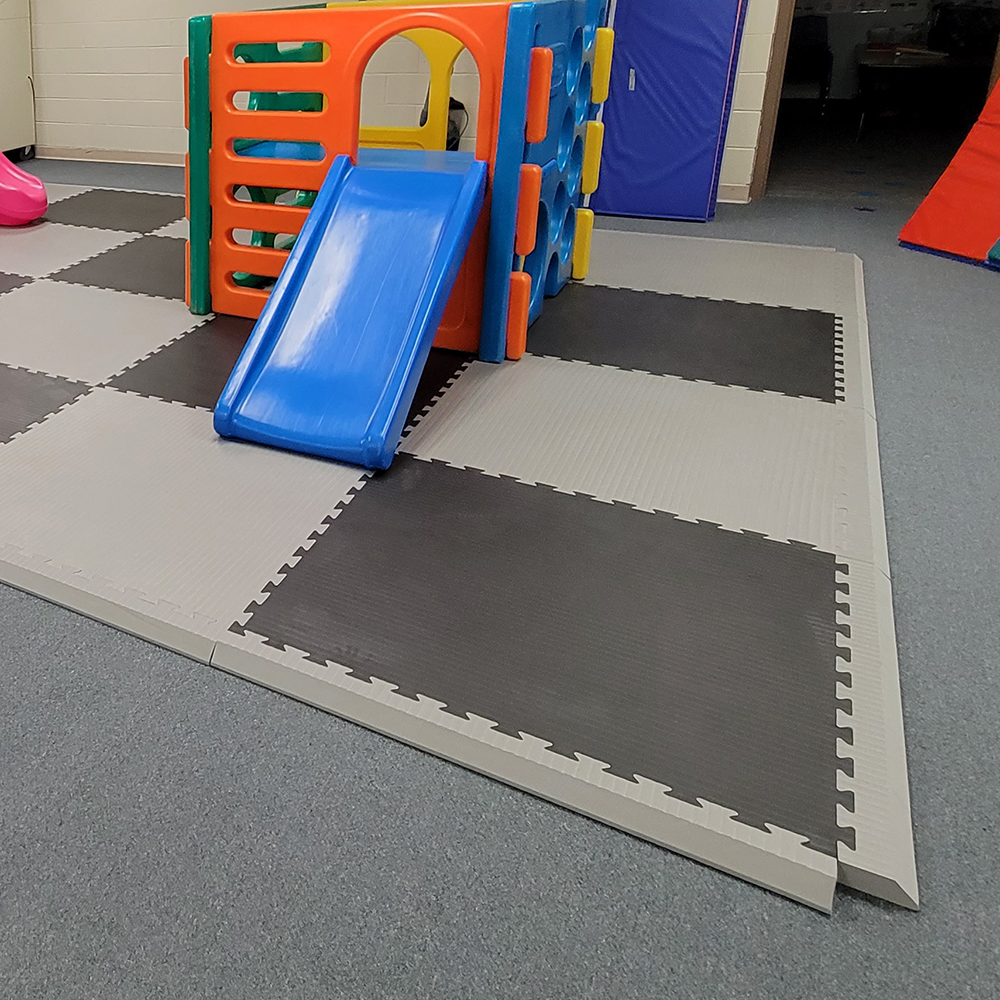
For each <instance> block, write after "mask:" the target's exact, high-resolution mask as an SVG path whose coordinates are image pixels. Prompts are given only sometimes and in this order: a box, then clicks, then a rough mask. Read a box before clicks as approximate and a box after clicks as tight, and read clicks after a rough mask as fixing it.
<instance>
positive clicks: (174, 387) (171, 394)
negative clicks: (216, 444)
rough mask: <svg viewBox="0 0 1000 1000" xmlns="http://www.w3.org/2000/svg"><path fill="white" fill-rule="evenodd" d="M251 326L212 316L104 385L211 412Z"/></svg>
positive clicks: (237, 318)
mask: <svg viewBox="0 0 1000 1000" xmlns="http://www.w3.org/2000/svg"><path fill="white" fill-rule="evenodd" d="M193 318H194V317H192V319H193ZM253 325H254V324H253V320H252V319H244V318H242V317H240V316H214V317H212V319H210V320H209V321H208V322H207V323H203V324H202V325H201V326H199V327H197V328H196V329H194V330H192V331H191V332H190V333H186V334H184V336H183V337H180V338H178V339H177V340H174V341H172V342H171V343H169V344H167V345H166V347H164V348H163V349H162V350H159V351H157V352H156V353H155V354H151V355H150V356H149V357H148V358H144V359H143V360H141V361H139V362H137V363H136V364H135V365H133V366H132V367H131V368H129V369H127V370H126V371H124V372H122V373H121V374H120V375H116V376H115V377H114V378H113V379H111V380H110V381H109V382H108V383H107V384H108V385H110V386H111V387H112V388H114V389H122V390H124V391H126V392H136V393H138V394H139V395H140V396H155V397H157V398H158V399H165V400H167V401H169V402H176V403H185V404H187V405H188V406H201V407H204V408H206V409H209V410H211V409H214V408H215V404H216V403H217V402H218V399H219V396H220V395H221V393H222V390H223V389H224V388H225V385H226V381H227V380H228V379H229V373H230V372H231V371H232V370H233V366H234V365H235V364H236V361H237V359H238V358H239V356H240V351H242V350H243V345H244V344H245V343H246V341H247V338H248V337H249V336H250V331H251V330H253Z"/></svg>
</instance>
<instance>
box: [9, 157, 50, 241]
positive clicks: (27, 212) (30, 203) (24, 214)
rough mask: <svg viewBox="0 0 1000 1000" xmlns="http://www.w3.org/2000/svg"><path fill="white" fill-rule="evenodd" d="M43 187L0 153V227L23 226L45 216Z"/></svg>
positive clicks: (46, 206) (35, 178)
mask: <svg viewBox="0 0 1000 1000" xmlns="http://www.w3.org/2000/svg"><path fill="white" fill-rule="evenodd" d="M48 207H49V199H48V196H47V195H46V193H45V185H44V184H43V183H42V182H41V181H40V180H39V179H38V178H37V177H32V176H31V174H26V173H25V172H24V171H23V170H21V168H20V167H15V166H14V164H13V163H11V162H10V160H8V159H7V157H6V156H4V155H3V153H0V226H23V225H25V224H26V223H28V222H34V221H35V219H37V218H39V217H40V216H42V215H44V214H45V209H47V208H48Z"/></svg>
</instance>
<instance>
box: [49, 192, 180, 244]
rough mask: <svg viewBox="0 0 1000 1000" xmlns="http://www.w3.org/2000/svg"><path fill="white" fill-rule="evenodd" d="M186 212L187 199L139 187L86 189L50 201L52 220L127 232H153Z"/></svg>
mask: <svg viewBox="0 0 1000 1000" xmlns="http://www.w3.org/2000/svg"><path fill="white" fill-rule="evenodd" d="M183 215H184V199H183V198H182V197H178V196H177V195H169V194H144V193H142V192H139V191H102V190H99V189H97V190H93V191H84V192H82V193H81V194H75V195H73V196H72V197H71V198H64V199H62V201H57V202H56V203H55V204H54V205H50V206H49V208H48V211H47V212H46V213H45V218H46V219H48V221H49V222H61V223H63V224H64V225H67V226H89V227H91V228H93V229H112V230H118V231H120V232H128V233H151V232H153V230H154V229H160V228H161V227H163V226H166V225H169V224H170V223H171V222H176V221H177V220H178V219H180V218H181V217H182V216H183Z"/></svg>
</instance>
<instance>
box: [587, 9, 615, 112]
mask: <svg viewBox="0 0 1000 1000" xmlns="http://www.w3.org/2000/svg"><path fill="white" fill-rule="evenodd" d="M614 49H615V32H614V29H613V28H598V29H597V40H596V41H595V42H594V76H593V82H592V83H591V85H590V100H591V102H592V103H594V104H603V103H604V102H605V101H606V100H607V99H608V91H609V90H610V89H611V56H612V53H613V52H614Z"/></svg>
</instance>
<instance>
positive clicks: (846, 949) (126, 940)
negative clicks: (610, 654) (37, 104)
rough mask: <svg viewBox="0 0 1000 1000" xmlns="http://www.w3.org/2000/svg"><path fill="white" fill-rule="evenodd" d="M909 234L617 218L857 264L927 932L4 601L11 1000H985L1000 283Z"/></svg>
mask: <svg viewBox="0 0 1000 1000" xmlns="http://www.w3.org/2000/svg"><path fill="white" fill-rule="evenodd" d="M33 169H36V170H37V172H38V173H39V174H40V175H42V176H43V177H45V178H46V179H48V180H51V181H54V182H60V183H72V182H73V178H74V174H73V170H74V169H75V168H74V167H72V166H68V165H60V164H49V163H38V164H35V165H34V167H33ZM90 170H91V173H88V175H87V176H85V177H84V176H82V175H81V176H79V177H78V182H79V183H91V184H93V183H107V184H116V185H120V186H129V184H130V183H134V185H135V186H137V187H144V188H147V189H152V190H175V189H176V187H175V186H174V185H175V181H174V180H170V179H169V178H170V177H171V176H173V175H171V174H170V173H169V172H168V173H167V174H166V175H161V176H154V175H153V174H149V175H146V174H144V173H143V172H142V171H141V170H139V168H132V167H129V168H126V170H127V171H129V172H130V173H129V176H130V177H135V178H136V179H135V181H133V182H129V181H124V180H122V176H121V174H120V173H119V172H117V171H116V168H100V170H97V168H90ZM94 171H96V173H95V172H94ZM103 177H107V179H106V180H102V179H101V178H103ZM147 177H148V179H147ZM908 210H909V206H907V205H905V204H898V205H897V204H893V205H885V206H882V207H880V208H879V209H878V210H877V211H875V212H858V211H856V210H855V209H854V208H853V207H851V206H849V205H846V204H842V203H836V202H830V203H823V202H808V201H800V200H795V199H777V198H773V199H770V200H764V201H762V202H760V203H758V204H756V205H753V206H749V207H735V206H721V207H720V210H719V215H718V217H717V219H716V221H715V223H713V224H712V225H711V226H709V227H693V226H689V225H683V224H654V223H642V222H637V221H635V220H629V221H628V222H625V221H624V220H622V221H619V220H601V222H602V224H604V225H607V226H613V227H619V226H620V227H621V228H625V227H626V226H627V227H628V228H632V229H643V228H646V229H653V230H656V231H664V232H672V233H684V234H694V235H704V236H709V235H710V236H713V237H717V238H727V239H739V240H759V241H767V242H781V243H792V244H807V245H823V246H833V247H836V248H837V249H840V250H845V251H852V252H855V253H857V254H859V255H860V256H861V257H862V258H863V259H864V261H865V267H866V281H867V289H866V291H867V297H868V309H869V319H870V327H871V329H870V336H871V345H872V360H873V366H874V375H875V391H876V400H877V405H878V408H879V428H880V433H881V456H882V472H883V481H884V488H885V504H886V517H887V524H888V533H889V547H890V557H891V559H892V568H893V577H894V586H895V597H896V626H897V632H898V639H899V647H900V667H901V674H902V684H903V696H904V708H905V712H906V727H907V738H908V747H909V759H910V773H911V782H912V795H913V816H914V826H915V833H916V838H917V861H918V867H919V872H920V877H921V889H922V901H923V909H922V910H921V912H919V913H916V914H913V913H908V912H906V911H903V910H900V909H897V908H895V907H892V906H888V905H880V904H878V903H875V902H873V901H872V900H870V899H869V898H867V897H862V896H860V895H855V894H853V893H850V892H846V891H845V892H842V893H841V896H840V898H839V899H838V901H837V905H836V908H835V914H834V916H833V918H825V917H822V916H819V915H817V914H815V913H813V912H811V911H809V910H807V909H806V908H804V907H801V906H798V905H795V904H793V903H789V902H788V901H786V900H783V899H781V898H779V897H777V896H773V895H770V894H768V893H766V892H764V891H762V890H760V889H756V888H753V887H752V886H749V885H744V884H741V883H739V882H737V881H735V880H733V879H731V878H729V877H728V876H726V875H723V874H720V873H717V872H713V871H711V870H709V869H706V868H701V867H699V866H696V865H693V864H692V863H691V862H689V861H687V860H685V859H682V858H679V857H675V856H673V855H671V854H669V853H667V852H666V851H663V850H661V849H659V848H656V847H653V846H651V845H649V844H646V843H642V842H640V841H637V840H634V839H631V838H629V837H627V836H625V835H623V834H621V833H617V832H615V831H613V830H610V829H608V828H605V827H603V826H600V825H599V824H596V823H594V822H591V821H589V820H587V819H584V818H582V817H580V816H576V815H574V814H571V813H567V812H565V811H562V810H560V809H558V808H556V807H554V806H551V805H548V804H546V803H544V802H541V801H539V800H537V799H534V798H532V797H531V796H528V795H525V794H521V793H519V792H516V791H514V790H512V789H510V788H508V787H505V786H502V785H500V784H498V783H495V782H491V781H489V780H487V779H484V778H481V777H478V776H476V775H474V774H472V773H469V772H467V771H465V770H463V769H461V768H458V767H455V766H452V765H449V764H446V763H443V762H441V761H440V760H437V759H435V758H432V757H429V756H426V755H423V754H420V753H417V752H415V751H413V750H411V749H409V748H407V747H404V746H402V745H400V744H398V743H395V742H393V741H392V740H389V739H385V738H382V737H379V736H376V735H374V734H372V733H370V732H367V731H365V730H362V729H360V728H358V727H355V726H352V725H350V724H348V723H345V722H342V721H340V720H338V719H336V718H333V717H330V716H328V715H326V714H324V713H321V712H318V711H315V710H312V709H309V708H306V707H304V706H302V705H299V704H297V703H295V702H292V701H290V700H289V699H287V698H284V697H282V696H280V695H277V694H272V693H270V692H267V691H265V690H262V689H261V688H259V687H255V686H253V685H250V684H247V683H245V682H242V681H240V680H238V679H236V678H233V677H230V676H228V675H225V674H221V673H215V672H212V671H209V670H206V669H205V667H204V666H202V665H199V664H195V663H192V662H190V661H188V660H186V659H184V658H182V657H179V656H175V655H173V654H170V653H167V652H164V651H162V650H160V649H158V648H156V647H153V646H150V645H148V644H146V643H144V642H141V641H139V640H136V639H132V638H130V637H128V636H126V635H124V634H122V633H119V632H117V631H115V630H113V629H110V628H107V627H105V626H102V625H99V624H96V623H94V622H91V621H88V620H86V619H82V618H79V617H78V616H76V615H74V614H72V613H70V612H68V611H64V610H62V609H60V608H56V607H53V606H51V605H48V604H45V603H44V602H41V601H39V600H37V599H34V598H31V597H28V596H26V595H24V594H21V593H18V592H16V591H12V590H9V589H5V588H4V589H0V638H2V642H3V646H4V656H3V668H2V669H3V671H4V674H5V678H6V683H5V687H6V691H7V697H5V698H4V699H2V700H0V871H3V872H4V886H3V891H2V892H0V996H3V997H7V996H10V997H23V996H33V997H50V996H51V997H56V996H60V997H62V996H73V997H98V996H99V997H102V998H110V997H115V998H117V997H122V998H133V997H135V998H139V997H157V996H164V997H167V996H169V997H178V996H189V995H191V996H201V995H216V996H223V997H244V996H267V997H286V996H287V997H295V998H312V997H317V998H318V997H324V998H329V997H350V998H352V1000H356V998H363V997H379V998H390V997H406V998H413V997H433V998H435V1000H437V998H451V997H456V998H458V997H494V996H495V997H505V998H506V997H511V996H517V997H522V998H535V997H538V998H546V1000H550V998H561V997H567V998H583V997H601V998H631V997H642V998H647V997H651V996H670V997H672V998H679V1000H682V998H702V997H706V998H707V997H711V998H728V997H740V998H744V997H746V998H784V997H788V998H799V997H804V996H809V997H816V998H825V997H831V998H832V997H843V996H850V997H852V998H867V997H872V998H875V997H878V998H880V1000H881V998H890V997H895V996H899V997H903V996H914V995H916V996H949V997H962V996H968V997H984V996H989V995H991V994H992V992H993V991H994V989H995V983H996V980H997V975H998V972H1000V945H998V943H997V942H998V941H1000V909H998V907H997V905H996V898H997V894H998V893H1000V860H998V852H997V848H996V840H997V835H998V832H1000V830H998V820H997V816H998V815H1000V779H998V777H997V775H998V774H1000V767H998V764H1000V752H998V750H997V745H998V744H997V740H996V732H997V730H998V726H1000V672H998V670H997V667H998V659H1000V657H998V654H997V650H998V649H1000V624H998V619H997V615H996V604H997V591H998V581H1000V541H998V539H1000V512H998V508H997V504H996V498H997V496H998V495H1000V467H998V463H997V462H996V458H995V451H996V441H997V440H998V431H1000V416H998V414H1000V406H998V403H1000V399H998V397H1000V389H998V374H1000V348H998V346H997V330H996V320H995V315H996V302H997V296H998V293H1000V288H998V285H997V275H995V274H992V273H989V272H986V271H984V270H980V269H976V268H973V267H970V266H967V265H962V264H957V263H952V262H949V261H945V260H941V259H938V258H934V257H929V256H924V255H919V254H915V253H910V252H907V251H903V250H899V249H898V248H897V247H896V245H895V240H894V236H895V233H896V232H897V231H898V229H899V227H900V225H901V224H902V222H903V221H905V218H906V216H907V214H908ZM56 665H58V670H57V669H55V666H56ZM111 691H114V692H115V696H114V697H113V698H112V697H111V696H110V695H109V692H111Z"/></svg>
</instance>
